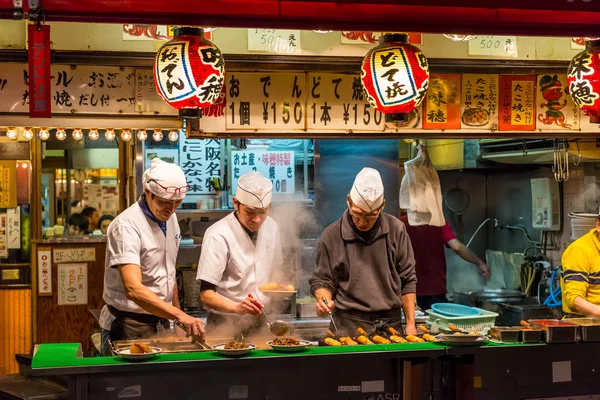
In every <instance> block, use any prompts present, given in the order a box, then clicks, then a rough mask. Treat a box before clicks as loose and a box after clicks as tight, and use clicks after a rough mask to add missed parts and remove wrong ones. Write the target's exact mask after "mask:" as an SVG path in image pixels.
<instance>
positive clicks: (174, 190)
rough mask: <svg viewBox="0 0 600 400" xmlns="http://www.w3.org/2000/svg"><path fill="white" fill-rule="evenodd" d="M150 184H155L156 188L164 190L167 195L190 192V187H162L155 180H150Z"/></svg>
mask: <svg viewBox="0 0 600 400" xmlns="http://www.w3.org/2000/svg"><path fill="white" fill-rule="evenodd" d="M150 182H153V183H154V184H156V185H157V186H158V187H160V188H161V189H162V190H164V191H165V192H167V193H169V194H174V193H187V192H188V191H189V190H190V185H185V186H163V185H161V184H160V183H158V182H157V181H155V180H151V181H150ZM150 182H148V183H150Z"/></svg>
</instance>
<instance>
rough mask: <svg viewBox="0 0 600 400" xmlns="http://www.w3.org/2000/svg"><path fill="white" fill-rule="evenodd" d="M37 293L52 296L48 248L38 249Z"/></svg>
mask: <svg viewBox="0 0 600 400" xmlns="http://www.w3.org/2000/svg"><path fill="white" fill-rule="evenodd" d="M37 267H38V282H37V286H38V295H39V296H52V252H51V251H50V249H49V248H43V249H42V248H39V249H38V260H37Z"/></svg>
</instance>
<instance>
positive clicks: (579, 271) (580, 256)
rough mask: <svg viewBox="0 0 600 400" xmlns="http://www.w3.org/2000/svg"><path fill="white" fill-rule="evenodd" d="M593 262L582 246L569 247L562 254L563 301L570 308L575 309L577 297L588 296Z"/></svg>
mask: <svg viewBox="0 0 600 400" xmlns="http://www.w3.org/2000/svg"><path fill="white" fill-rule="evenodd" d="M591 267H592V265H591V263H590V262H589V260H588V256H587V254H586V252H585V250H584V249H582V248H581V247H580V246H572V247H568V248H567V250H565V252H564V253H563V256H562V279H563V282H564V288H563V302H564V303H565V304H566V306H567V307H568V309H569V310H571V311H574V310H575V299H576V298H577V297H582V298H584V299H585V298H586V297H587V291H588V285H589V273H590V268H591Z"/></svg>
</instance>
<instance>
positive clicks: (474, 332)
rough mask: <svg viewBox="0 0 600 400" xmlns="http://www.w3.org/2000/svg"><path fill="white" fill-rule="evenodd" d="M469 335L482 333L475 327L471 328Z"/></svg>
mask: <svg viewBox="0 0 600 400" xmlns="http://www.w3.org/2000/svg"><path fill="white" fill-rule="evenodd" d="M469 335H480V333H479V332H477V331H475V330H473V329H471V330H470V331H469Z"/></svg>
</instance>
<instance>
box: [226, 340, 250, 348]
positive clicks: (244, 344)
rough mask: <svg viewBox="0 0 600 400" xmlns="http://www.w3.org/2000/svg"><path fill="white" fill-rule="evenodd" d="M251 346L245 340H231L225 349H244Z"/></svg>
mask: <svg viewBox="0 0 600 400" xmlns="http://www.w3.org/2000/svg"><path fill="white" fill-rule="evenodd" d="M249 347H250V345H249V344H248V342H246V341H245V340H240V341H235V340H231V341H229V342H228V343H227V344H226V345H225V347H224V349H225V350H242V349H247V348H249Z"/></svg>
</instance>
